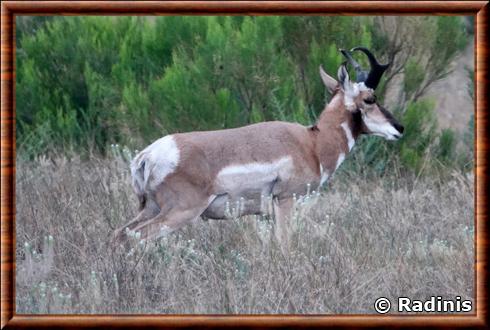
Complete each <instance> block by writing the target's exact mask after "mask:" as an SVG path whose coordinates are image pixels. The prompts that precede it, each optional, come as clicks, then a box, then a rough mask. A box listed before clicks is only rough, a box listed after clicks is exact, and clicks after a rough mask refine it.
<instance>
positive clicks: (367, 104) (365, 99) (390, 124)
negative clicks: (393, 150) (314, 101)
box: [320, 47, 403, 140]
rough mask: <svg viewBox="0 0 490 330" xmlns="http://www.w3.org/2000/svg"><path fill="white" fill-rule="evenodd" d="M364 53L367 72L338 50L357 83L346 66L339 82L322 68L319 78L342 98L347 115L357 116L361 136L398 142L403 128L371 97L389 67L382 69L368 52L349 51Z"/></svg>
mask: <svg viewBox="0 0 490 330" xmlns="http://www.w3.org/2000/svg"><path fill="white" fill-rule="evenodd" d="M352 50H353V51H354V50H360V51H362V52H364V53H365V54H366V55H367V56H368V58H369V62H370V64H371V70H370V71H369V72H367V71H363V70H361V67H360V66H359V64H358V63H357V62H356V61H355V60H354V59H353V58H352V56H351V55H350V53H349V52H347V51H345V50H341V52H342V54H344V56H345V57H346V58H347V60H348V62H349V63H350V64H351V65H353V66H354V68H355V71H356V76H357V77H356V78H357V81H356V82H352V81H351V80H350V78H349V73H348V72H347V68H346V65H347V62H344V63H342V65H341V66H340V68H339V70H338V72H337V77H338V81H337V80H335V79H334V78H332V77H331V76H329V75H328V74H327V73H325V71H324V70H323V68H322V67H320V75H321V77H322V80H323V83H324V84H325V86H326V87H327V88H328V89H329V90H330V91H331V92H334V93H337V92H340V93H342V95H343V104H344V108H345V110H346V111H349V112H351V113H352V114H353V115H359V114H360V117H361V119H362V125H361V126H362V128H361V133H363V134H370V135H377V136H381V137H384V138H385V139H387V140H398V139H399V138H401V137H402V135H403V126H402V125H400V123H399V122H398V121H397V120H396V119H395V118H394V117H393V115H392V114H391V113H390V112H389V111H388V110H386V109H385V108H384V107H383V106H381V105H380V104H378V102H377V101H376V95H375V93H374V91H375V89H376V87H377V86H378V84H379V81H380V79H381V76H382V75H383V72H384V71H385V70H386V69H387V68H388V66H389V64H388V65H381V64H379V63H378V62H377V61H376V58H375V57H374V56H373V54H371V52H370V51H369V50H368V49H366V48H363V47H356V48H353V49H352Z"/></svg>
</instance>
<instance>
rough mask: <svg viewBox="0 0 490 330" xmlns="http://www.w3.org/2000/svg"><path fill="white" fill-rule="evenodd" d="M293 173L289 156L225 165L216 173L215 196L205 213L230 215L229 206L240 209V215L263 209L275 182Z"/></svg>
mask: <svg viewBox="0 0 490 330" xmlns="http://www.w3.org/2000/svg"><path fill="white" fill-rule="evenodd" d="M292 173H293V160H292V158H291V157H290V156H288V157H283V158H279V159H277V160H275V161H273V162H270V163H259V162H256V163H247V164H242V165H231V166H227V167H225V168H223V169H222V170H221V171H220V172H219V173H218V175H217V176H216V182H215V194H216V195H217V197H216V199H215V200H214V201H213V202H211V204H210V205H209V206H208V208H207V209H206V211H205V212H204V215H205V216H207V217H210V218H215V219H220V218H227V216H226V215H227V214H228V213H229V210H227V209H228V208H231V209H237V208H239V210H240V215H246V214H259V213H263V205H262V204H263V203H264V198H267V197H269V196H270V195H271V194H272V189H273V187H274V184H275V183H277V182H279V181H288V180H289V179H290V178H291V176H292Z"/></svg>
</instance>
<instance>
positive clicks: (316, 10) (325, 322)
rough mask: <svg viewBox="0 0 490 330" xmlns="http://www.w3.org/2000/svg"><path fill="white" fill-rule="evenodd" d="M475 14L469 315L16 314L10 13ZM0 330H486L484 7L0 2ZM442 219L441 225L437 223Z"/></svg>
mask: <svg viewBox="0 0 490 330" xmlns="http://www.w3.org/2000/svg"><path fill="white" fill-rule="evenodd" d="M328 14H329V15H471V16H475V95H476V97H475V123H476V125H475V160H476V161H475V165H474V166H475V168H474V173H475V270H476V271H475V289H476V290H475V303H476V306H473V309H474V310H475V308H476V313H472V314H470V315H463V314H461V315H460V314H448V315H427V314H425V315H410V316H406V315H389V314H387V315H362V314H350V315H189V314H173V315H154V314H151V315H148V314H131V315H129V314H123V315H118V314H111V315H93V314H83V315H56V314H50V315H32V314H17V313H15V106H14V105H15V16H16V15H328ZM1 19H2V22H1V56H2V59H1V236H0V238H1V328H4V327H8V328H9V329H11V328H35V329H41V328H54V327H63V328H65V327H69V328H76V329H79V328H88V327H104V328H116V327H117V328H134V327H140V326H144V327H159V328H172V327H198V326H199V327H204V326H205V327H229V326H239V327H261V328H264V327H281V326H288V327H292V328H299V327H301V328H304V327H327V326H337V327H338V326H342V327H360V326H371V327H373V326H384V327H388V326H389V327H392V326H397V327H416V326H425V327H426V326H436V327H444V328H447V327H461V326H464V327H478V328H488V327H489V324H490V323H489V315H488V311H487V308H488V305H487V298H488V291H487V288H486V287H485V283H487V281H488V273H487V267H488V259H487V258H488V247H489V236H488V234H489V232H488V223H487V221H488V218H487V213H488V212H487V211H488V209H487V205H488V200H487V195H486V191H485V188H486V187H488V176H487V173H488V165H487V160H486V156H487V154H488V150H489V144H488V128H489V125H488V124H489V122H488V110H487V105H488V102H487V100H488V93H489V91H488V20H489V15H488V1H412V2H404V1H165V2H163V1H161V2H157V1H137V2H131V1H39V2H36V1H4V2H2V3H1ZM441 220H443V219H441Z"/></svg>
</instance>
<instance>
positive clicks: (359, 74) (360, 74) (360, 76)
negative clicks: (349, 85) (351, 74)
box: [340, 49, 368, 82]
mask: <svg viewBox="0 0 490 330" xmlns="http://www.w3.org/2000/svg"><path fill="white" fill-rule="evenodd" d="M340 52H341V53H342V55H344V57H345V58H346V59H347V60H348V61H349V63H350V65H352V66H353V67H354V70H355V71H356V82H363V81H366V79H367V77H368V72H367V71H365V70H362V68H361V66H360V65H359V63H357V62H356V60H354V59H353V58H352V56H351V54H350V53H349V52H348V51H346V50H345V49H340Z"/></svg>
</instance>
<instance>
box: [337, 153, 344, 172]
mask: <svg viewBox="0 0 490 330" xmlns="http://www.w3.org/2000/svg"><path fill="white" fill-rule="evenodd" d="M344 159H345V154H344V153H343V152H342V153H340V155H339V158H338V159H337V164H336V165H335V169H338V168H339V166H340V164H342V162H343V161H344Z"/></svg>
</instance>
